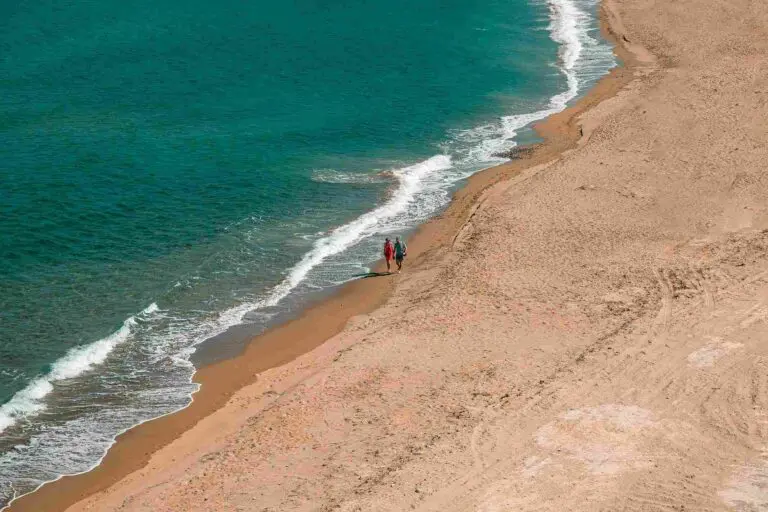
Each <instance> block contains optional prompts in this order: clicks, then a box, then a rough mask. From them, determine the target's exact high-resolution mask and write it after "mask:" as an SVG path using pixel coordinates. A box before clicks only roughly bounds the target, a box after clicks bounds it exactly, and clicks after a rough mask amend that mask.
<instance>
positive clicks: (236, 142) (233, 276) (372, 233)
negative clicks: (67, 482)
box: [0, 0, 614, 506]
mask: <svg viewBox="0 0 768 512" xmlns="http://www.w3.org/2000/svg"><path fill="white" fill-rule="evenodd" d="M595 9H596V6H595V3H594V2H592V1H588V0H557V1H555V0H553V1H551V2H545V1H538V0H537V1H528V0H506V1H496V0H488V1H485V2H438V1H433V0H425V1H424V2H420V3H419V4H418V5H414V4H413V3H412V2H404V1H402V0H391V1H389V2H366V1H363V2H333V1H323V2H315V1H308V0H296V1H292V2H268V1H265V2H252V3H247V4H244V3H242V2H229V1H227V0H224V1H219V2H199V1H195V0H193V1H188V2H178V1H174V0H153V1H152V2H149V1H147V0H138V1H136V2H130V3H125V2H111V1H109V0H101V1H99V2H95V1H92V0H86V1H81V2H73V3H66V4H61V3H60V2H52V1H50V0H38V1H36V2H24V1H16V2H2V3H0V20H2V21H0V261H1V262H2V265H0V404H1V405H0V506H2V505H4V504H6V503H7V502H8V501H9V500H11V499H12V498H13V497H14V496H17V495H20V494H23V493H25V492H29V491H31V490H33V489H34V488H35V487H37V486H38V485H39V484H40V483H41V482H44V481H48V480H51V479H54V478H56V477H57V476H59V475H61V474H72V473H77V472H81V471H84V470H87V469H88V468H90V467H92V466H93V465H94V464H96V463H98V461H99V460H100V458H101V457H102V456H103V453H104V450H105V449H106V448H107V447H108V446H109V445H110V443H111V442H112V440H113V439H114V436H115V435H116V434H117V433H119V432H120V431H121V430H124V429H126V428H129V427H131V426H133V425H135V424H137V423H139V422H141V421H145V420H147V419H149V418H152V417H156V416H158V415H162V414H166V413H168V412H171V411H173V410H176V409H178V408H180V407H183V406H185V405H186V404H187V403H188V402H189V398H190V394H191V393H192V392H194V391H195V389H196V387H195V386H194V385H193V384H191V380H190V378H191V375H192V373H193V372H194V368H193V366H192V364H191V363H190V357H191V355H192V354H193V352H194V350H195V347H196V346H197V345H198V344H199V343H201V342H202V341H204V340H206V339H208V338H210V337H211V336H214V335H217V334H220V333H222V332H225V331H226V329H227V328H229V327H231V326H233V325H236V324H239V323H242V322H245V323H250V324H255V325H268V323H269V320H270V318H272V317H273V316H274V315H275V314H277V313H280V312H283V311H285V310H287V309H295V308H298V307H300V306H301V304H302V297H306V296H308V295H309V294H311V293H312V292H313V291H317V290H322V289H327V288H328V287H332V286H335V285H338V284H340V283H343V282H345V281H348V280H349V279H351V278H353V277H354V276H355V274H359V273H361V272H364V271H365V270H366V269H367V267H368V266H369V265H371V263H372V262H373V261H374V260H375V259H376V258H377V256H378V252H379V244H380V239H381V237H382V236H384V235H385V234H394V233H400V234H402V233H407V232H408V231H409V230H410V229H412V228H413V227H414V226H416V225H417V224H418V223H419V222H422V221H423V220H425V219H426V218H428V217H430V216H432V215H435V214H436V213H439V211H440V210H441V209H442V208H443V207H444V206H445V205H446V204H447V202H448V199H449V197H450V193H451V192H452V191H453V190H454V189H455V187H457V186H458V185H460V183H461V180H462V179H464V178H466V177H467V176H469V175H470V174H472V173H473V172H475V171H477V170H479V169H482V168H485V167H488V166H490V165H493V164H494V163H497V162H500V161H502V159H501V158H499V157H498V156H495V155H496V154H497V153H498V152H499V151H503V150H505V149H509V148H511V147H513V146H514V145H515V144H516V143H517V138H518V137H519V136H521V135H524V134H525V130H524V128H525V126H526V125H528V124H529V123H530V122H531V121H534V120H536V119H541V118H543V117H544V116H546V115H547V114H548V113H551V112H554V111H557V110H560V109H562V108H563V107H564V106H565V105H566V104H567V103H568V102H569V101H572V100H573V99H574V98H576V97H577V95H578V94H579V93H580V92H582V91H584V90H585V89H587V88H588V87H589V85H591V83H593V82H594V81H595V80H596V79H597V78H599V77H600V76H602V75H603V74H604V73H605V72H606V71H607V70H608V69H610V67H612V66H613V65H614V60H613V57H612V55H611V52H610V47H609V46H608V45H607V44H606V43H605V42H603V41H602V40H600V39H599V34H598V32H597V28H596V27H597V25H596V21H595Z"/></svg>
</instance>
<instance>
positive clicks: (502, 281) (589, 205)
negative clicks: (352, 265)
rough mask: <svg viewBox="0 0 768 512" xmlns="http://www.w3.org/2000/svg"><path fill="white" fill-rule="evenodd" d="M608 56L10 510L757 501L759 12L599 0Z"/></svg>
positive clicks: (767, 370) (765, 418)
mask: <svg viewBox="0 0 768 512" xmlns="http://www.w3.org/2000/svg"><path fill="white" fill-rule="evenodd" d="M603 11H604V12H603V26H604V29H605V30H606V31H607V32H608V33H609V34H610V35H611V37H613V39H614V40H615V42H616V48H617V53H618V54H619V55H620V57H621V58H622V60H623V61H624V62H625V64H626V65H625V66H624V67H622V68H619V69H617V70H615V71H614V72H613V73H612V74H611V75H610V76H608V77H606V78H605V79H603V80H601V81H600V82H599V83H598V85H597V86H596V87H595V88H594V89H593V90H592V91H590V92H589V93H588V94H587V96H585V97H584V98H583V99H582V100H581V101H580V102H578V104H577V105H576V106H575V107H573V108H572V109H569V110H567V111H565V112H563V113H561V114H558V115H556V116H552V117H551V118H549V119H548V120H547V121H545V122H544V123H542V124H540V125H539V126H538V127H537V130H538V132H539V133H540V134H541V135H542V137H543V138H544V140H545V142H544V144H542V145H539V146H536V147H535V148H534V149H533V151H532V152H531V153H530V154H528V155H526V157H525V158H522V159H519V160H515V161H513V162H510V163H509V164H505V165H502V166H499V167H496V168H493V169H490V170H487V171H484V172H482V173H480V174H478V175H476V176H474V177H473V178H471V179H470V180H469V182H468V184H467V186H466V187H464V188H463V189H462V190H460V191H459V192H458V193H457V194H456V197H455V198H454V201H453V202H452V203H451V205H450V207H449V208H448V210H447V211H446V212H445V213H444V214H443V215H442V216H441V217H440V218H438V219H435V220H433V221H431V222H429V223H427V224H426V225H425V226H423V227H422V228H421V229H420V230H419V232H418V234H417V236H415V237H414V239H413V240H412V242H411V244H410V249H411V250H410V253H411V254H410V256H409V261H408V267H407V271H406V272H405V273H403V274H401V275H398V276H388V277H377V278H373V279H365V280H361V281H358V282H355V283H353V284H351V285H350V286H347V287H345V288H344V289H343V290H342V291H341V292H340V294H339V295H337V296H335V297H332V298H331V299H329V300H327V301H324V302H322V303H320V304H318V305H316V306H315V307H313V308H310V309H309V310H308V311H307V312H306V313H305V314H304V315H303V316H302V317H301V318H299V319H297V320H295V321H293V322H289V323H288V324H286V325H284V326H281V327H278V328H276V329H273V330H271V331H269V332H268V333H266V334H265V335H263V336H260V337H258V338H256V339H255V340H254V341H253V342H252V343H251V344H250V345H249V347H248V348H247V350H246V352H245V353H244V354H243V355H242V356H240V357H238V358H235V359H231V360H228V361H224V362H221V363H217V364H214V365H211V366H208V367H205V368H203V369H201V370H200V371H199V372H198V374H197V376H196V379H197V380H198V381H199V382H201V383H202V384H203V385H202V389H201V391H200V392H199V393H198V394H197V395H196V396H195V401H194V403H193V404H192V406H190V407H189V408H188V409H185V410H184V411H181V412H180V413H177V414H174V415H170V416H167V417H165V418H162V419H159V420H155V421H152V422H149V423H147V424H144V425H142V426H140V427H137V428H136V429H134V430H132V431H130V432H128V433H127V434H125V435H124V436H122V437H121V438H120V439H119V440H118V442H117V444H116V445H115V447H113V449H112V450H111V451H110V452H109V454H108V455H107V457H106V459H105V460H104V462H103V464H102V465H101V466H100V467H99V468H97V469H96V470H94V471H92V472H90V473H87V474H84V475H79V476H75V477H68V478H64V479H61V480H59V481H58V482H55V483H53V484H49V485H46V486H44V487H43V488H42V489H41V490H39V491H38V492H36V493H34V494H32V495H30V496H28V497H25V498H22V499H20V500H18V501H17V502H15V503H14V505H13V507H12V508H11V510H14V511H19V510H34V511H39V510H46V511H49V510H50V511H53V510H65V509H66V510H70V511H80V510H169V511H171V510H173V511H177V510H258V511H262V510H264V511H265V510H275V511H276V510H280V511H283V510H297V511H298V510H344V511H353V510H425V511H427V510H440V511H450V510H456V511H460V510H483V511H496V510H498V511H503V510H531V511H533V510H536V511H549V510H551V511H556V510H584V511H587V510H600V509H605V510H745V511H747V510H763V509H765V508H766V507H768V494H767V493H766V492H765V489H766V487H768V458H766V457H765V453H766V450H768V346H767V345H766V344H765V343H764V340H765V339H766V336H768V199H767V198H768V179H767V178H766V177H765V176H766V173H765V171H764V166H765V162H766V161H768V159H767V158H766V157H767V156H768V155H766V152H768V151H767V150H766V148H768V144H766V143H768V128H767V127H766V123H765V119H766V115H768V107H767V105H768V88H767V86H766V84H767V83H768V35H767V34H766V29H765V27H766V26H768V6H765V5H763V4H759V3H755V2H750V1H747V0H737V1H735V2H730V3H728V4H724V3H720V2H716V1H714V0H697V1H694V0H678V1H677V2H666V3H653V2H644V1H636V0H620V1H618V0H617V1H614V0H607V1H606V2H605V3H604V9H603Z"/></svg>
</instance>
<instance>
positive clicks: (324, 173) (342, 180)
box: [312, 169, 392, 185]
mask: <svg viewBox="0 0 768 512" xmlns="http://www.w3.org/2000/svg"><path fill="white" fill-rule="evenodd" d="M312 181H316V182H320V183H338V184H345V185H346V184H361V185H370V184H372V183H388V182H390V181H392V178H391V175H390V174H389V173H381V172H378V173H349V172H341V171H337V170H334V169H315V170H314V171H312Z"/></svg>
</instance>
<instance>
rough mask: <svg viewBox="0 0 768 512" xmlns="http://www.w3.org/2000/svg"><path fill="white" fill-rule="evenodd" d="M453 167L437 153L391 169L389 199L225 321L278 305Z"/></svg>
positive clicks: (317, 248)
mask: <svg viewBox="0 0 768 512" xmlns="http://www.w3.org/2000/svg"><path fill="white" fill-rule="evenodd" d="M450 167H451V158H450V157H449V156H447V155H435V156H433V157H432V158H429V159H427V160H424V161H423V162H419V163H417V164H415V165H411V166H408V167H404V168H402V169H394V170H392V171H391V173H392V175H393V176H394V177H395V178H396V179H397V180H398V182H399V184H398V187H397V189H396V190H395V191H394V192H393V193H392V195H391V197H390V198H389V200H388V201H386V202H385V203H384V204H382V205H381V206H379V207H378V208H376V209H374V210H372V211H370V212H367V213H364V214H363V215H361V216H360V217H358V218H357V219H355V220H353V221H352V222H350V223H348V224H344V225H343V226H340V227H338V228H336V229H334V230H333V231H331V233H330V234H329V235H327V236H325V237H322V238H320V239H318V240H317V241H315V243H314V246H313V247H312V250H310V251H309V252H308V253H306V254H305V255H304V257H303V258H302V259H301V261H299V262H298V263H297V264H296V265H294V266H293V268H291V269H290V270H289V271H288V275H287V276H286V278H285V279H284V280H283V281H282V282H281V283H280V284H278V285H277V286H276V287H275V288H274V289H273V290H272V292H271V293H270V295H269V296H268V297H267V298H266V299H264V300H263V301H260V302H259V303H257V304H244V305H241V306H238V307H236V308H232V309H231V310H229V311H227V312H225V313H224V314H223V315H222V317H223V318H222V319H223V320H224V323H230V322H231V321H232V320H233V319H236V322H235V323H239V322H240V321H242V319H243V316H244V315H245V314H246V313H247V312H248V311H250V310H252V309H255V308H259V307H269V306H275V305H277V303H278V302H280V301H281V300H282V299H283V298H285V297H286V296H287V295H288V294H289V293H290V292H291V291H292V290H293V289H295V288H296V287H297V286H298V285H299V284H300V283H301V282H302V281H303V280H304V279H305V278H306V277H307V275H308V274H309V272H310V271H311V270H312V269H313V268H315V267H317V266H318V265H320V264H321V263H322V262H323V261H325V260H326V259H327V258H329V257H331V256H334V255H336V254H339V253H340V252H342V251H344V250H345V249H348V248H349V247H352V246H353V245H355V244H357V243H358V242H360V241H361V240H364V239H365V238H368V237H371V236H373V235H375V234H376V233H377V232H378V231H379V230H380V229H381V228H382V226H383V225H384V224H386V222H387V221H389V220H391V219H395V218H397V217H398V216H399V215H401V214H402V213H403V212H405V211H406V210H407V209H408V207H409V206H410V205H411V203H413V201H414V200H415V199H416V196H417V194H418V193H419V192H420V191H421V190H422V188H423V186H424V182H425V180H426V179H427V178H428V177H430V175H432V174H434V173H436V172H439V171H441V170H445V169H449V168H450ZM230 325H231V324H230Z"/></svg>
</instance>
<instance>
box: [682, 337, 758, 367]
mask: <svg viewBox="0 0 768 512" xmlns="http://www.w3.org/2000/svg"><path fill="white" fill-rule="evenodd" d="M743 346H744V345H743V344H741V343H734V342H731V341H723V340H722V338H712V341H711V342H710V343H707V344H706V345H704V346H703V347H701V348H700V349H699V350H697V351H695V352H691V353H690V354H688V364H689V365H691V366H694V367H696V368H708V367H710V366H713V365H714V364H715V363H716V362H717V360H718V359H720V358H721V357H723V356H725V355H726V354H728V353H729V352H731V351H733V350H736V349H738V348H741V347H743Z"/></svg>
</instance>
